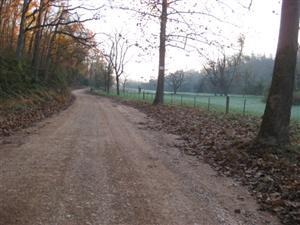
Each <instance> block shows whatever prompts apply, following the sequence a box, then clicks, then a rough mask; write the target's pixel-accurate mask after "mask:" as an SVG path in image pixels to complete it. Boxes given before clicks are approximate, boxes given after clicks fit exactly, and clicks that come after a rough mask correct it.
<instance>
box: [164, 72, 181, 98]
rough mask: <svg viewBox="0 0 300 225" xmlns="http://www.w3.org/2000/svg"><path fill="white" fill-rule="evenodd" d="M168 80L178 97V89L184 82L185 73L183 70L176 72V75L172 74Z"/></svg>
mask: <svg viewBox="0 0 300 225" xmlns="http://www.w3.org/2000/svg"><path fill="white" fill-rule="evenodd" d="M166 80H167V81H168V83H169V84H170V86H171V88H172V90H173V93H174V94H175V95H176V94H177V91H178V89H179V88H180V87H181V85H182V83H183V81H184V72H183V71H182V70H179V71H176V72H175V73H171V74H170V75H168V76H167V77H166Z"/></svg>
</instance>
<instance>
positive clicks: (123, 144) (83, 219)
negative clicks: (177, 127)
mask: <svg viewBox="0 0 300 225" xmlns="http://www.w3.org/2000/svg"><path fill="white" fill-rule="evenodd" d="M75 94H76V96H77V100H76V101H75V103H74V104H73V105H72V106H71V107H70V108H69V109H67V110H66V111H64V112H62V113H60V114H59V115H56V116H54V117H52V118H50V119H47V120H46V121H44V122H42V123H39V124H37V125H36V126H35V127H33V128H30V129H28V130H25V131H22V132H20V133H19V134H16V135H14V136H13V137H10V138H5V139H3V140H0V142H2V144H0V225H16V224H18V225H39V224H40V225H91V224H92V225H100V224H103V225H104V224H105V225H106V224H107V225H114V224H120V225H121V224H122V225H125V224H128V225H135V224H136V225H143V224H145V225H152V224H153V225H154V224H161V225H169V224H170V225H176V224H178V225H185V224H186V225H189V224H191V225H196V224H198V225H219V224H228V225H236V224H240V225H242V224H246V225H250V224H253V225H265V224H279V223H278V222H277V220H276V219H275V218H273V217H272V216H271V215H269V214H266V213H262V212H259V211H257V208H258V205H257V204H256V203H255V201H254V200H253V198H252V197H251V196H250V195H249V193H248V192H247V191H246V189H245V188H243V187H240V186H239V185H237V184H236V183H235V182H234V181H232V180H230V179H228V178H223V177H219V176H217V175H216V173H215V172H214V171H213V170H212V169H211V168H210V167H209V166H208V165H206V164H204V163H202V162H200V161H199V160H197V159H196V158H193V157H191V156H186V155H184V154H182V153H181V152H180V150H179V149H176V148H175V147H174V144H175V143H176V142H178V140H177V139H176V138H177V137H176V136H172V135H168V134H164V133H162V132H157V131H150V130H147V129H145V127H144V125H142V124H143V123H145V122H147V118H146V117H145V115H144V114H142V113H140V112H138V111H137V110H135V109H132V108H130V107H126V106H123V105H119V104H117V103H114V102H112V101H111V100H109V99H106V98H102V97H96V96H90V95H87V94H84V92H83V91H76V92H75Z"/></svg>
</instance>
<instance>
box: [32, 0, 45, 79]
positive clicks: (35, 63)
mask: <svg viewBox="0 0 300 225" xmlns="http://www.w3.org/2000/svg"><path fill="white" fill-rule="evenodd" d="M43 11H44V0H40V7H39V14H38V17H37V22H36V25H37V26H38V27H40V26H41V24H42V17H43ZM42 30H43V29H42V28H38V29H37V32H36V35H35V39H34V47H33V55H32V67H33V68H34V77H35V80H37V79H38V74H39V67H40V58H41V57H40V48H41V46H40V45H41V39H42Z"/></svg>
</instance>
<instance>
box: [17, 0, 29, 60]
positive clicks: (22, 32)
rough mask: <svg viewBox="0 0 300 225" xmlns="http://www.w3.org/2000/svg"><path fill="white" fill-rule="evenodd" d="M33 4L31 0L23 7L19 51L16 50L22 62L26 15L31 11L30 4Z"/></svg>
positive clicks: (24, 3)
mask: <svg viewBox="0 0 300 225" xmlns="http://www.w3.org/2000/svg"><path fill="white" fill-rule="evenodd" d="M30 3H31V0H24V2H23V6H22V13H21V22H20V28H19V35H18V43H17V50H16V56H17V59H18V60H20V59H21V57H22V53H23V49H24V44H25V30H26V29H25V23H26V13H27V11H28V9H29V4H30Z"/></svg>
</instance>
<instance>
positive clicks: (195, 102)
mask: <svg viewBox="0 0 300 225" xmlns="http://www.w3.org/2000/svg"><path fill="white" fill-rule="evenodd" d="M194 108H196V96H194Z"/></svg>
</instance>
